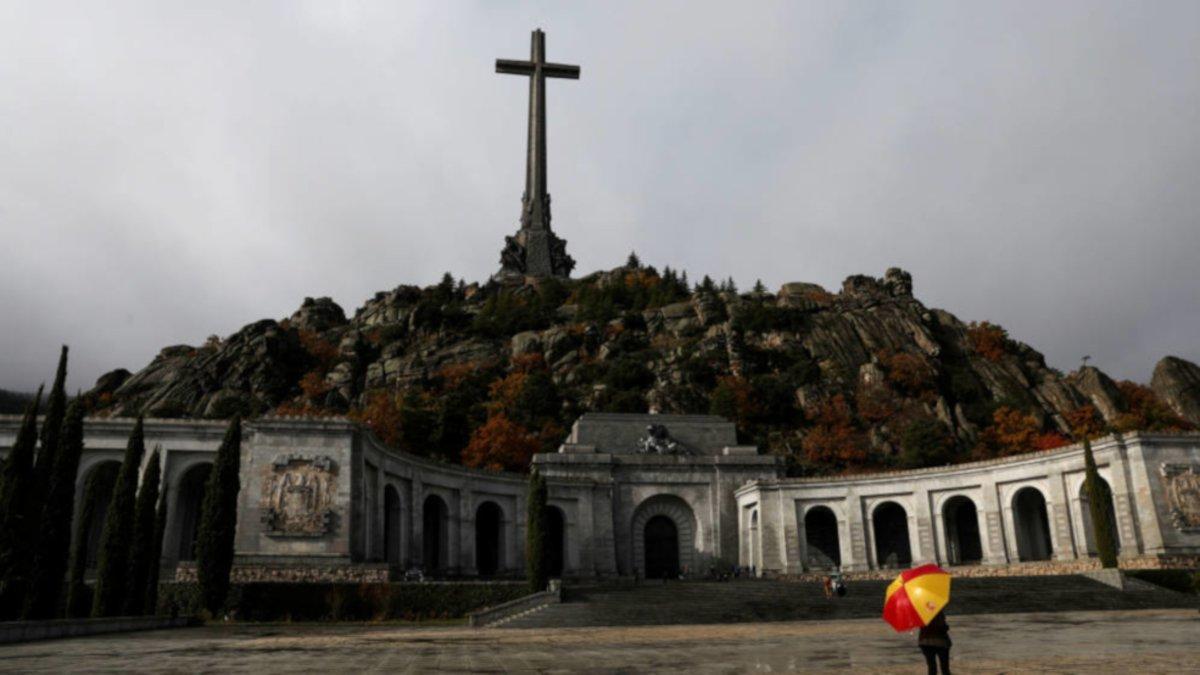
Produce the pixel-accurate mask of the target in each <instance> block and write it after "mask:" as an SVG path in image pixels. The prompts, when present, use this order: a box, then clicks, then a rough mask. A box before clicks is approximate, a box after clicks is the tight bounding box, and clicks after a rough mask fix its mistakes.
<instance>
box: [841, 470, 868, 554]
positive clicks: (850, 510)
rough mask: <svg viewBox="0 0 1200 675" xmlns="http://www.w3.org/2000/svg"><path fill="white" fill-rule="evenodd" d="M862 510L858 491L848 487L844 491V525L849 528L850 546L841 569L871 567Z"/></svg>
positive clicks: (864, 517)
mask: <svg viewBox="0 0 1200 675" xmlns="http://www.w3.org/2000/svg"><path fill="white" fill-rule="evenodd" d="M866 518H867V516H866V514H865V513H864V512H863V506H862V500H861V499H859V496H858V491H857V490H855V489H854V488H850V489H848V490H847V491H846V525H847V526H848V527H849V530H850V548H849V550H848V551H847V553H849V555H848V556H844V557H843V558H842V569H844V570H847V571H856V570H866V569H870V568H871V556H870V554H869V552H868V551H867V545H868V542H867V527H868V526H867V522H866Z"/></svg>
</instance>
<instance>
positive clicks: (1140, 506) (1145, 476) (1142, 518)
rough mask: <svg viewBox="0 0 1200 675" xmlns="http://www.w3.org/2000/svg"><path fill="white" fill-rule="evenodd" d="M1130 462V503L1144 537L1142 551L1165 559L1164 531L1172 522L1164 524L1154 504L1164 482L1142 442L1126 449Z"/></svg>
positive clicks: (1138, 529)
mask: <svg viewBox="0 0 1200 675" xmlns="http://www.w3.org/2000/svg"><path fill="white" fill-rule="evenodd" d="M1125 448H1126V456H1127V457H1128V461H1129V478H1130V488H1131V490H1130V492H1131V494H1130V499H1131V501H1132V502H1133V504H1132V505H1131V508H1132V510H1133V512H1134V518H1135V522H1134V527H1135V528H1137V533H1138V534H1139V535H1140V537H1141V539H1140V541H1141V546H1142V551H1143V552H1144V553H1145V554H1146V555H1163V554H1164V553H1166V543H1165V542H1164V541H1163V536H1162V528H1163V527H1164V526H1165V527H1170V523H1169V521H1168V522H1166V523H1164V522H1161V521H1160V519H1159V517H1158V508H1157V507H1156V506H1155V504H1154V496H1153V493H1154V486H1155V484H1156V483H1158V482H1159V481H1161V480H1162V477H1161V476H1160V475H1159V469H1158V467H1157V466H1151V465H1149V462H1148V459H1149V458H1148V457H1147V453H1148V451H1152V450H1153V449H1152V448H1147V447H1146V446H1145V445H1143V443H1142V440H1141V439H1140V438H1138V437H1136V436H1135V437H1133V440H1132V442H1127V443H1126V445H1125Z"/></svg>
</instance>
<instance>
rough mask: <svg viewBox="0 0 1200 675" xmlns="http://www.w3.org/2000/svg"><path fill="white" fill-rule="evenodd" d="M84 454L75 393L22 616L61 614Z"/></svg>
mask: <svg viewBox="0 0 1200 675" xmlns="http://www.w3.org/2000/svg"><path fill="white" fill-rule="evenodd" d="M82 453H83V400H82V399H81V398H80V397H79V396H76V397H75V399H74V400H72V401H71V405H70V406H69V407H68V408H67V413H66V418H65V419H64V420H63V427H62V430H61V432H60V433H59V434H58V450H57V451H56V452H55V453H54V469H53V471H51V472H50V483H49V488H48V489H47V491H46V502H45V508H44V509H43V510H42V519H41V523H40V531H39V536H38V538H37V544H36V545H35V548H34V554H33V572H32V574H30V586H29V593H28V595H26V597H25V609H24V612H23V613H22V618H25V619H51V618H54V616H55V615H56V614H57V613H58V603H59V600H60V599H61V597H62V588H63V577H65V576H66V572H67V555H68V554H69V553H70V548H71V520H72V518H74V515H75V475H76V474H77V473H78V472H79V456H80V455H81V454H82Z"/></svg>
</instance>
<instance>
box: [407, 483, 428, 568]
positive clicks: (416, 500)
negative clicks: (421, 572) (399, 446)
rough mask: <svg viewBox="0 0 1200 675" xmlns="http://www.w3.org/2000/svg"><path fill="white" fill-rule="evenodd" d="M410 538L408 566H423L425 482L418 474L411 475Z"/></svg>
mask: <svg viewBox="0 0 1200 675" xmlns="http://www.w3.org/2000/svg"><path fill="white" fill-rule="evenodd" d="M409 513H410V514H412V515H411V516H410V518H411V519H412V538H411V540H410V542H409V543H410V544H411V546H410V547H409V549H408V555H409V557H408V564H409V566H410V567H421V568H424V566H425V483H423V482H421V478H420V474H419V473H417V474H414V475H413V481H412V510H411V511H410V512H409Z"/></svg>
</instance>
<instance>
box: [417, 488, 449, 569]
mask: <svg viewBox="0 0 1200 675" xmlns="http://www.w3.org/2000/svg"><path fill="white" fill-rule="evenodd" d="M421 514H422V515H421V518H422V520H421V525H422V527H421V544H422V545H421V555H422V556H423V559H422V561H423V563H424V569H425V573H426V574H434V573H437V572H440V571H442V570H444V569H445V568H446V566H447V563H449V562H450V536H449V535H450V509H449V507H447V506H446V501H445V500H444V499H442V498H441V497H439V496H438V495H429V496H427V497H425V503H424V505H423V507H422V509H421Z"/></svg>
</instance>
